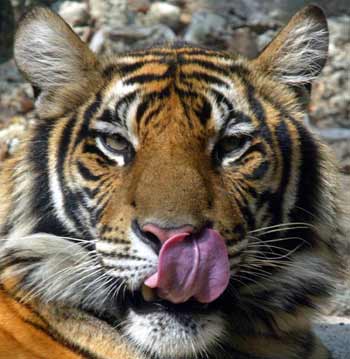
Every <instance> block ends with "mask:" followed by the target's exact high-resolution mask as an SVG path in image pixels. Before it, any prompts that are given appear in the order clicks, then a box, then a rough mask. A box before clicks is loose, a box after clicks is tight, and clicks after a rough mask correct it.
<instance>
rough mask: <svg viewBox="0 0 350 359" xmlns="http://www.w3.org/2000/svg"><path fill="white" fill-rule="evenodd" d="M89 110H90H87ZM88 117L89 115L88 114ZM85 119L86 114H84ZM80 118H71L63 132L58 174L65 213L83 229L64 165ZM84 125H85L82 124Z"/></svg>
mask: <svg viewBox="0 0 350 359" xmlns="http://www.w3.org/2000/svg"><path fill="white" fill-rule="evenodd" d="M87 112H89V111H87ZM86 118H88V115H87V116H86ZM84 119H85V116H84ZM77 122H78V119H77V117H76V116H75V115H74V116H72V117H71V118H70V119H69V120H68V123H67V124H66V126H65V127H64V130H63V132H62V134H61V138H60V142H59V144H58V148H57V165H56V166H57V168H56V171H57V174H58V179H59V183H60V190H61V191H62V194H63V195H64V198H63V207H64V211H65V215H66V216H67V217H68V218H70V219H72V220H73V222H74V223H75V225H76V227H77V228H78V229H79V230H80V231H81V230H83V228H84V226H83V225H82V223H81V221H80V219H79V218H80V213H79V207H78V203H77V200H76V198H75V196H74V194H73V193H72V191H71V190H70V189H69V187H67V183H66V178H65V175H64V165H65V163H66V161H67V156H68V155H69V153H68V150H69V146H70V143H71V140H72V136H73V130H74V127H75V126H76V125H77ZM82 127H84V126H82Z"/></svg>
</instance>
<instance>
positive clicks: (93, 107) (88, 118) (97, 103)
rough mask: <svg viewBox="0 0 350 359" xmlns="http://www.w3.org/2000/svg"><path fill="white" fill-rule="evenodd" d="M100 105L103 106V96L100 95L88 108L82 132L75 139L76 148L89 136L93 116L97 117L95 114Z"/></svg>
mask: <svg viewBox="0 0 350 359" xmlns="http://www.w3.org/2000/svg"><path fill="white" fill-rule="evenodd" d="M100 105H101V94H100V93H98V94H97V95H96V98H95V100H94V102H93V103H92V104H91V105H90V106H88V108H87V109H86V110H85V112H84V115H83V123H82V125H81V127H80V130H79V132H78V134H77V136H76V138H75V141H74V147H76V146H77V145H78V144H79V143H80V142H81V141H83V140H84V139H86V138H87V136H88V134H89V125H90V121H91V119H92V118H93V116H94V115H95V113H96V112H97V110H98V109H99V107H100ZM71 130H72V129H71ZM69 137H70V136H69Z"/></svg>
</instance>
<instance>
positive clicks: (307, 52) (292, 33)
mask: <svg viewBox="0 0 350 359" xmlns="http://www.w3.org/2000/svg"><path fill="white" fill-rule="evenodd" d="M328 37H329V36H328V26H327V20H326V17H325V15H324V13H323V11H322V10H321V9H320V8H319V7H318V6H314V5H309V6H306V7H304V8H303V9H302V10H300V11H299V12H297V13H296V14H295V15H294V16H293V17H292V19H291V20H290V21H289V23H288V24H287V25H286V26H285V27H284V28H283V29H282V30H281V31H280V32H279V33H278V34H277V36H276V37H275V38H274V39H273V40H272V41H271V42H270V43H269V44H268V45H267V46H266V47H265V49H264V50H263V51H262V52H261V54H260V55H259V56H258V58H257V59H255V60H253V63H255V64H256V65H257V66H258V67H259V69H261V70H263V71H265V72H267V73H268V74H269V75H272V76H273V77H275V78H276V79H277V80H279V81H282V82H284V83H286V84H289V85H292V86H303V85H308V84H310V82H311V81H312V80H313V79H315V78H316V77H317V76H318V75H319V73H320V72H321V70H322V68H323V67H324V65H325V63H326V60H327V54H328V42H329V38H328Z"/></svg>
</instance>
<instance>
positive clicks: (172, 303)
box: [9, 6, 337, 358]
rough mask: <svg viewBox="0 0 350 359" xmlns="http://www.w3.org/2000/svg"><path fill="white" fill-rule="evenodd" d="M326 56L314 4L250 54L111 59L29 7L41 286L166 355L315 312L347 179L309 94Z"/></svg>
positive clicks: (192, 354) (29, 160)
mask: <svg viewBox="0 0 350 359" xmlns="http://www.w3.org/2000/svg"><path fill="white" fill-rule="evenodd" d="M327 47H328V31H327V24H326V20H325V18H324V15H323V13H322V11H321V10H320V9H319V8H317V7H315V6H309V7H306V8H304V9H303V10H301V11H300V12H299V13H297V14H296V15H295V16H294V17H293V18H292V19H291V21H290V22H289V24H288V25H287V26H286V27H285V28H284V29H283V30H282V31H280V32H279V34H278V35H277V36H276V38H275V39H274V40H273V41H272V42H271V43H270V44H269V45H268V46H267V47H266V48H265V49H264V50H263V51H262V53H261V54H260V55H259V56H258V57H257V58H256V59H254V60H247V59H245V58H243V57H241V56H233V55H231V54H228V53H223V52H216V51H212V50H208V49H203V48H199V47H196V46H193V45H189V44H183V43H175V44H169V45H165V46H162V47H154V48H151V49H147V50H142V51H134V52H130V53H126V54H120V55H116V56H113V57H110V56H109V57H104V58H103V57H102V58H98V57H97V56H96V55H95V54H94V53H92V52H91V51H90V50H89V48H88V47H87V45H86V44H84V43H83V42H82V41H81V40H80V39H79V38H78V37H77V36H76V35H75V34H74V33H73V32H72V31H71V29H70V28H69V27H68V25H66V24H65V22H64V21H63V20H62V19H61V18H60V17H59V16H57V15H55V14H54V13H52V12H51V11H50V10H48V9H45V8H35V9H34V10H32V11H31V12H30V13H29V14H28V15H27V16H25V18H24V19H23V20H22V22H21V24H20V27H19V30H18V32H17V36H16V43H15V58H16V62H17V65H18V67H19V69H20V70H21V72H22V73H23V74H24V76H25V77H26V78H27V79H28V80H29V81H30V82H31V83H32V85H33V87H34V89H35V94H36V95H37V97H36V108H37V112H38V116H39V119H38V121H37V123H36V124H35V126H34V128H33V129H32V131H31V134H30V140H29V141H28V144H27V145H26V146H27V147H26V156H25V159H24V161H25V163H26V164H27V168H28V172H27V173H26V174H25V176H27V177H28V178H29V177H30V180H29V179H28V182H27V183H29V185H28V186H27V188H26V191H25V193H24V194H22V195H23V196H25V198H26V203H27V204H26V205H25V206H23V208H27V210H26V211H27V212H25V213H27V215H25V213H24V212H23V213H22V214H23V217H26V219H27V220H28V216H29V217H30V218H31V223H32V225H31V228H30V230H29V232H28V233H26V234H27V235H31V236H32V239H31V241H30V242H28V241H27V242H26V243H30V244H27V246H31V249H32V250H35V248H36V244H35V243H40V246H39V245H38V248H39V247H40V249H37V251H38V252H39V253H41V257H40V258H41V259H40V261H41V262H40V265H39V266H38V273H40V275H39V274H38V273H35V272H32V273H31V275H30V278H31V280H29V279H28V278H27V280H26V282H27V283H28V282H30V286H31V287H30V288H31V289H32V288H33V287H35V286H39V285H40V287H41V290H40V291H39V292H40V298H41V299H42V301H43V302H45V301H51V302H55V303H58V304H64V305H70V306H74V307H78V308H84V309H86V310H89V312H90V313H94V316H96V317H97V318H100V319H103V320H106V321H107V322H108V323H110V324H111V325H114V326H115V327H118V329H115V330H118V331H120V332H121V333H122V334H123V335H124V337H125V338H126V340H127V341H128V342H129V343H131V345H132V346H133V347H134V348H138V350H139V351H140V352H144V353H148V355H154V356H155V357H157V358H169V357H171V358H202V356H201V355H203V358H204V357H206V356H205V355H210V354H211V355H213V354H212V353H216V352H219V351H220V350H221V348H225V347H226V348H228V347H229V346H230V341H229V338H230V335H231V334H233V333H239V330H240V329H241V326H242V323H244V325H243V327H244V330H245V331H246V332H250V331H256V330H257V329H256V327H259V330H260V331H262V332H264V330H268V328H269V326H270V325H271V326H277V327H278V326H279V325H280V324H281V322H282V321H283V320H284V319H281V320H280V319H279V318H281V317H283V316H284V315H287V316H288V318H289V319H288V320H290V321H291V322H292V318H296V317H298V316H300V315H301V313H304V312H305V311H308V310H311V309H312V308H314V307H315V306H316V305H317V304H318V303H319V302H320V301H321V300H322V299H323V298H324V297H326V296H327V295H328V292H329V287H330V282H331V279H330V278H331V272H332V269H331V268H332V266H333V265H334V263H333V259H332V258H334V257H333V256H332V254H330V253H331V252H332V245H331V240H330V238H331V236H332V233H333V232H334V231H335V229H336V227H337V219H336V203H335V191H336V185H335V180H334V173H333V170H332V168H331V166H330V165H329V162H328V159H327V154H326V151H325V150H324V148H323V147H322V145H321V144H320V143H319V142H318V140H317V139H315V137H314V136H313V135H312V134H311V133H310V132H309V130H308V129H307V128H306V127H305V125H304V122H303V120H304V116H305V106H304V99H305V96H307V93H308V90H309V88H310V83H311V81H312V80H313V79H314V78H315V77H316V76H317V75H318V74H319V73H320V71H321V69H322V67H323V66H324V63H325V61H326V56H327ZM326 168H328V170H326ZM22 210H23V211H25V209H22ZM28 213H29V214H28ZM17 214H18V213H17ZM10 238H11V237H10ZM9 243H10V244H9V246H10V245H11V240H10V241H9ZM43 243H44V246H43V245H42V244H43ZM33 248H34V249H33ZM43 248H44V249H43ZM55 253H56V254H57V253H60V254H59V255H56V257H54V255H55ZM62 253H63V254H62ZM57 258H58V259H62V258H63V260H60V261H58V259H57ZM55 273H59V275H57V276H55ZM46 277H47V278H50V281H47V283H46V282H45V278H46ZM39 278H41V281H39ZM43 278H44V279H43ZM36 281H38V283H39V282H40V284H38V283H36ZM53 282H54V284H56V285H53ZM251 317H252V318H254V320H253V322H251V320H250V319H249V318H251ZM283 318H284V317H283ZM257 323H259V324H257ZM111 330H112V329H111ZM113 330H114V329H113ZM226 352H229V349H227V350H226ZM152 357H153V356H152Z"/></svg>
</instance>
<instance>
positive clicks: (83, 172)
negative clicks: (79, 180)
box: [77, 161, 101, 181]
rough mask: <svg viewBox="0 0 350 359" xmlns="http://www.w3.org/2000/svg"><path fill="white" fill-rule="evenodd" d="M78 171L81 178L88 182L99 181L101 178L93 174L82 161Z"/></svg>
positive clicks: (79, 162) (79, 163)
mask: <svg viewBox="0 0 350 359" xmlns="http://www.w3.org/2000/svg"><path fill="white" fill-rule="evenodd" d="M77 164H78V170H79V173H80V174H81V176H82V177H83V178H84V179H85V180H87V181H98V180H99V179H100V178H101V176H98V175H95V174H93V173H92V172H91V171H90V169H89V168H87V167H86V166H85V165H84V164H83V163H82V162H81V161H78V163H77Z"/></svg>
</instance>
